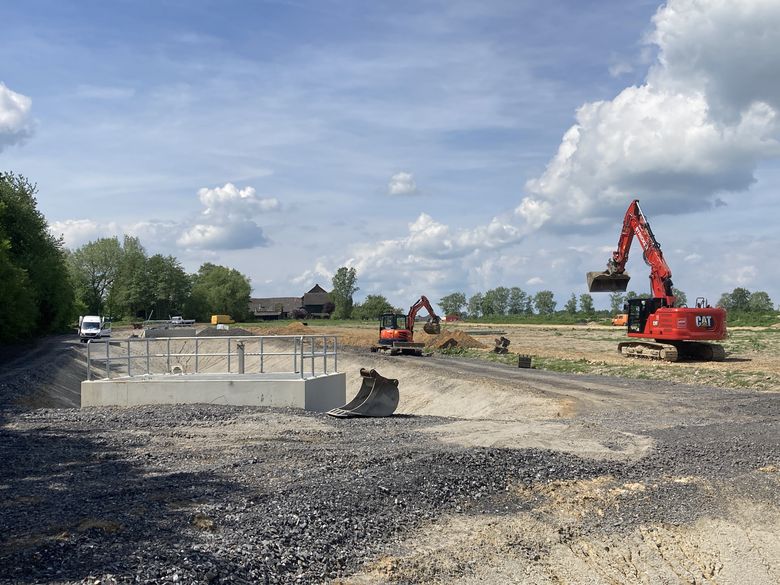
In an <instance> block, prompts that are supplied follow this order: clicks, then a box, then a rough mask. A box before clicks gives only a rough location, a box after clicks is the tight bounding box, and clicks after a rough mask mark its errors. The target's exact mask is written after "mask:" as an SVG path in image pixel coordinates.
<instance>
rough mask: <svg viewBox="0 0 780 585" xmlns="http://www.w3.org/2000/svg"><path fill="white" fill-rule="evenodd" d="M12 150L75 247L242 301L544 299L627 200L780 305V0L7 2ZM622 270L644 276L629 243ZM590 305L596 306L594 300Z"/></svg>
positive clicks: (694, 291) (571, 275)
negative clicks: (228, 274)
mask: <svg viewBox="0 0 780 585" xmlns="http://www.w3.org/2000/svg"><path fill="white" fill-rule="evenodd" d="M0 17H1V18H2V20H3V22H4V24H5V26H4V30H5V31H6V32H5V34H4V35H3V37H2V38H0V82H2V83H3V85H2V86H0V168H3V169H7V170H13V171H15V172H20V173H23V174H25V175H26V176H28V177H29V178H30V179H31V180H33V181H35V182H37V183H38V186H39V196H38V200H39V205H40V208H41V210H42V211H43V212H44V214H45V215H46V217H47V219H48V220H49V221H50V223H51V225H52V230H53V231H54V232H55V233H57V234H63V235H64V237H65V241H66V243H67V244H68V245H69V246H71V247H77V246H79V245H82V244H84V243H86V242H87V241H89V240H91V239H95V238H97V237H101V236H107V235H114V234H119V235H121V234H123V233H130V234H134V235H138V236H139V237H140V238H141V241H142V243H143V244H144V245H145V247H146V248H147V250H148V251H149V252H150V253H156V252H162V253H165V254H174V255H175V256H177V257H178V258H179V259H180V260H181V261H182V263H183V264H184V266H185V268H186V269H188V270H189V271H195V270H196V269H197V267H198V266H199V265H200V264H201V263H202V262H204V261H210V262H217V263H223V264H226V265H230V266H234V267H236V268H238V269H239V270H241V271H242V272H244V273H245V274H247V275H248V276H250V277H251V279H252V284H253V289H254V294H255V295H257V296H274V295H285V296H286V295H289V294H299V293H300V292H303V291H304V290H307V289H308V287H310V286H312V285H313V284H314V283H315V282H320V283H321V284H323V285H325V286H326V287H327V286H328V285H329V281H330V276H331V275H332V274H333V272H334V271H335V269H336V268H338V267H339V266H342V265H350V266H355V267H356V268H357V269H358V284H359V286H360V287H361V291H360V293H359V294H358V297H362V296H363V295H365V294H376V293H380V294H384V295H385V296H387V297H388V298H389V299H390V300H391V301H392V302H393V303H394V304H396V305H399V306H406V305H408V304H410V303H411V302H412V301H413V300H414V299H416V298H417V296H419V295H420V294H426V295H428V296H429V297H431V298H433V299H437V298H440V297H441V296H442V295H444V294H447V293H449V292H453V291H457V290H459V291H463V292H465V293H466V294H467V295H470V294H472V293H474V292H476V291H484V290H486V289H487V288H492V287H495V286H501V285H503V286H520V287H521V288H523V289H524V290H526V291H528V292H531V293H534V292H536V291H538V290H541V289H550V290H553V291H554V292H555V294H556V298H557V300H558V301H559V305H562V304H563V302H565V300H566V299H567V298H568V296H569V294H570V293H571V292H574V293H576V294H581V293H584V292H586V291H585V279H584V273H585V272H586V271H589V270H599V269H601V268H603V266H604V265H605V263H606V260H607V258H608V256H609V250H610V249H611V248H612V247H614V245H615V243H616V242H617V237H618V231H619V226H620V222H621V220H622V215H623V213H624V211H625V209H626V207H627V206H628V204H629V203H630V201H631V199H632V198H634V197H636V198H639V199H640V200H641V202H642V206H643V209H644V210H645V212H646V214H647V215H648V217H649V219H650V221H651V224H652V226H653V229H654V231H655V233H656V236H657V237H658V239H659V240H660V242H661V243H662V245H663V249H664V251H665V254H666V258H667V261H668V262H669V264H670V266H671V268H672V271H673V274H674V280H675V283H676V284H677V286H678V287H679V288H681V289H682V290H684V291H685V292H686V293H687V295H688V297H689V298H691V299H692V298H693V297H695V296H700V295H704V296H709V297H710V298H711V299H714V300H717V298H718V296H719V295H720V293H722V292H724V291H730V290H731V289H733V288H734V287H736V286H744V287H747V288H749V289H750V290H765V291H767V292H768V293H769V294H770V296H771V297H772V298H773V300H774V301H775V302H780V270H778V268H777V263H774V262H772V261H771V256H772V251H773V250H776V249H777V248H778V244H780V237H778V232H777V228H776V223H777V219H778V218H779V217H780V201H778V197H777V195H776V193H777V192H778V182H780V181H779V179H780V175H778V166H777V157H778V155H779V154H780V148H779V147H778V143H777V139H778V121H777V114H778V110H780V82H778V81H777V79H778V77H777V75H776V72H777V71H778V70H780V67H779V66H780V49H778V47H780V32H779V31H780V6H777V3H776V2H773V1H770V0H750V1H747V0H745V1H744V2H740V3H733V2H727V1H726V0H708V1H707V2H704V1H703V0H670V2H668V3H663V4H662V3H659V2H643V1H637V2H622V1H614V2H612V1H600V2H581V1H574V0H571V1H568V2H547V3H543V4H542V3H539V2H520V1H506V2H504V1H486V2H482V3H476V2H457V1H429V2H426V1H420V2H373V3H367V2H356V1H347V0H343V1H319V2H313V1H312V2H304V1H289V2H285V1H275V2H219V3H217V2H213V3H212V2H138V1H133V2H129V1H128V2H121V1H116V2H97V1H96V2H63V1H57V2H34V1H31V2H25V3H5V4H4V5H3V6H2V7H0ZM629 272H630V273H631V274H632V275H633V276H634V280H632V285H636V286H632V288H634V289H635V290H637V291H640V292H644V291H646V290H647V288H648V287H647V284H646V283H647V280H646V275H647V273H648V272H647V269H646V268H645V267H644V265H643V263H642V262H641V254H640V253H639V251H638V249H637V248H635V250H634V254H633V256H632V260H631V261H630V264H629ZM597 302H598V305H599V306H605V305H606V302H607V299H606V298H605V299H597Z"/></svg>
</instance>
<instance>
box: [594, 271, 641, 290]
mask: <svg viewBox="0 0 780 585" xmlns="http://www.w3.org/2000/svg"><path fill="white" fill-rule="evenodd" d="M587 277H588V290H589V291H590V292H623V291H625V290H626V289H627V288H628V281H629V280H631V277H630V276H629V275H628V274H627V273H625V272H624V273H623V274H610V273H609V272H606V271H605V272H588V274H587Z"/></svg>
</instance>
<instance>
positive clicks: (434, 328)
mask: <svg viewBox="0 0 780 585" xmlns="http://www.w3.org/2000/svg"><path fill="white" fill-rule="evenodd" d="M423 331H425V332H426V333H427V334H428V335H438V334H439V333H441V323H440V322H439V321H428V322H427V323H426V324H425V325H423Z"/></svg>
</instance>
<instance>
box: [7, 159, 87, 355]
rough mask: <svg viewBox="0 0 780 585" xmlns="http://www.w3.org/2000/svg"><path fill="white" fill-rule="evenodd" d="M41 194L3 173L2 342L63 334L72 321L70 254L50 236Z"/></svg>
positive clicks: (33, 187) (15, 177)
mask: <svg viewBox="0 0 780 585" xmlns="http://www.w3.org/2000/svg"><path fill="white" fill-rule="evenodd" d="M36 192H37V188H36V186H35V185H34V184H32V183H30V182H29V181H28V180H27V179H26V178H25V177H23V176H21V175H16V174H14V173H10V172H0V283H2V285H0V307H2V308H3V318H2V319H0V342H2V341H13V340H17V339H25V338H28V337H32V336H34V335H43V334H46V333H50V332H52V331H60V330H62V329H64V328H66V327H67V326H68V324H69V323H70V321H71V320H72V318H73V311H74V291H73V285H72V280H71V278H70V274H69V272H68V269H67V264H66V256H67V253H66V251H65V247H64V245H63V242H62V240H61V239H57V238H55V237H53V236H52V235H51V234H50V233H49V231H48V224H47V222H46V218H45V217H44V216H43V214H42V213H41V212H40V211H39V210H38V203H37V201H36V199H35V194H36Z"/></svg>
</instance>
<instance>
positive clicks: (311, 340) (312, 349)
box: [309, 337, 314, 377]
mask: <svg viewBox="0 0 780 585" xmlns="http://www.w3.org/2000/svg"><path fill="white" fill-rule="evenodd" d="M309 343H311V375H312V377H314V338H313V337H309Z"/></svg>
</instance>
